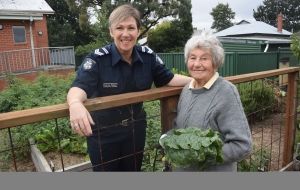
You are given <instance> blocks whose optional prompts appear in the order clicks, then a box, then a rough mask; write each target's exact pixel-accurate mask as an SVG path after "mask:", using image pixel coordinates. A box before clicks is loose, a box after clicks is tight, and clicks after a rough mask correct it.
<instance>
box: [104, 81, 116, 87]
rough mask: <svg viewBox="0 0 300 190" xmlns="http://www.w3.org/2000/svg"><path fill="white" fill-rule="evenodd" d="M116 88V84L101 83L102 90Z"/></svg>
mask: <svg viewBox="0 0 300 190" xmlns="http://www.w3.org/2000/svg"><path fill="white" fill-rule="evenodd" d="M118 86H119V84H118V83H113V82H106V83H103V88H118Z"/></svg>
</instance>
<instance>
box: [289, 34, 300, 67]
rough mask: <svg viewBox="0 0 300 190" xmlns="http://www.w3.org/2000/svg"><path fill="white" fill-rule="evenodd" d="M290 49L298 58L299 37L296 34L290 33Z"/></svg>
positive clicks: (299, 55) (299, 48)
mask: <svg viewBox="0 0 300 190" xmlns="http://www.w3.org/2000/svg"><path fill="white" fill-rule="evenodd" d="M291 50H292V52H293V54H294V55H295V56H296V57H297V58H298V61H299V60H300V37H299V36H297V35H296V34H293V35H292V43H291Z"/></svg>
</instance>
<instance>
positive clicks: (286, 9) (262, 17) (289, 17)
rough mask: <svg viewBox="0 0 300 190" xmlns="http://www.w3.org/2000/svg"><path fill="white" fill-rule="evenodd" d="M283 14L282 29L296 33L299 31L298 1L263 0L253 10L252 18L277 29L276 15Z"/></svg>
mask: <svg viewBox="0 0 300 190" xmlns="http://www.w3.org/2000/svg"><path fill="white" fill-rule="evenodd" d="M280 12H281V13H282V14H283V17H284V24H283V28H284V29H286V30H288V31H291V32H296V31H299V30H300V1H299V0H284V1H283V0H264V1H263V5H260V6H259V7H258V8H257V10H256V11H255V10H253V17H254V18H255V19H256V20H258V21H262V22H265V23H268V24H270V25H272V26H274V27H277V15H278V14H279V13H280Z"/></svg>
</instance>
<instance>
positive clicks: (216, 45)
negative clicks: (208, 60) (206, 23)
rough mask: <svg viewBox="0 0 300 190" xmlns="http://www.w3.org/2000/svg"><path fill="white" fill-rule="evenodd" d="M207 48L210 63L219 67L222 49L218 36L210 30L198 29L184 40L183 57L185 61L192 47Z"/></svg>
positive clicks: (222, 55)
mask: <svg viewBox="0 0 300 190" xmlns="http://www.w3.org/2000/svg"><path fill="white" fill-rule="evenodd" d="M196 48H198V49H202V50H208V51H209V52H210V53H211V56H212V63H213V65H214V67H215V68H219V67H220V66H221V65H222V64H223V62H224V49H223V46H222V44H221V42H220V41H219V40H218V38H217V37H216V36H215V35H213V33H212V32H211V31H200V32H196V33H194V34H193V36H192V37H191V38H190V39H189V40H188V41H187V42H186V44H185V47H184V59H185V63H187V60H188V57H189V55H190V53H191V51H192V50H194V49H196Z"/></svg>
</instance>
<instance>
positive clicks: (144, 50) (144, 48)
mask: <svg viewBox="0 0 300 190" xmlns="http://www.w3.org/2000/svg"><path fill="white" fill-rule="evenodd" d="M141 48H142V52H144V53H149V54H153V50H152V49H150V48H149V47H148V46H141Z"/></svg>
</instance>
